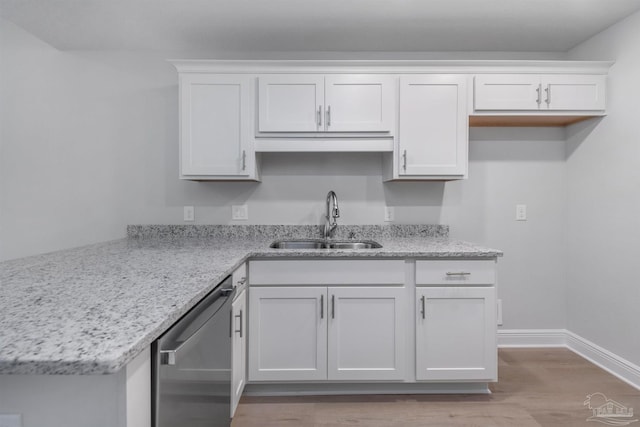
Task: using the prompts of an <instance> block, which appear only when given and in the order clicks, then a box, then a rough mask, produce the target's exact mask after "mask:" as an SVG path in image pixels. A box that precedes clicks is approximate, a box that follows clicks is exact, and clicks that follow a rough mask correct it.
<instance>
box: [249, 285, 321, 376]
mask: <svg viewBox="0 0 640 427" xmlns="http://www.w3.org/2000/svg"><path fill="white" fill-rule="evenodd" d="M326 293H327V288H326V287H256V288H251V289H250V292H249V310H251V315H250V316H249V381H272V380H283V381H297V380H324V379H326V378H327V319H326V318H327V316H326V314H327V310H326V308H327V307H326V299H327V298H326Z"/></svg>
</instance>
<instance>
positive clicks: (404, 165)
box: [402, 150, 407, 172]
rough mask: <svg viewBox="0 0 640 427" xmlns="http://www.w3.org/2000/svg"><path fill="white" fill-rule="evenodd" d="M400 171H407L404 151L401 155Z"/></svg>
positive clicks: (405, 151) (405, 152)
mask: <svg viewBox="0 0 640 427" xmlns="http://www.w3.org/2000/svg"><path fill="white" fill-rule="evenodd" d="M402 169H404V171H405V172H406V171H407V150H404V152H403V153H402Z"/></svg>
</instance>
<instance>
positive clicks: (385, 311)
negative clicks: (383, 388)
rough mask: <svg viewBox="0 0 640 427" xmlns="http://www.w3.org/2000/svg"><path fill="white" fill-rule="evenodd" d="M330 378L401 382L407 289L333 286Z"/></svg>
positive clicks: (329, 349) (331, 290) (329, 356)
mask: <svg viewBox="0 0 640 427" xmlns="http://www.w3.org/2000/svg"><path fill="white" fill-rule="evenodd" d="M328 295H329V299H328V314H329V316H328V317H329V334H328V339H329V346H328V365H329V372H328V378H329V379H330V380H354V381H359V380H402V379H403V378H404V365H405V363H404V361H405V356H406V353H405V351H406V349H405V339H404V331H405V329H406V328H405V324H404V316H403V313H404V311H405V288H399V287H394V288H391V287H376V288H369V287H366V288H365V287H357V288H356V287H331V288H329V294H328Z"/></svg>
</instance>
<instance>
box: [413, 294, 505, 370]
mask: <svg viewBox="0 0 640 427" xmlns="http://www.w3.org/2000/svg"><path fill="white" fill-rule="evenodd" d="M416 302H417V310H416V312H417V323H416V350H417V352H416V379H418V380H431V381H456V380H478V381H495V380H496V379H497V378H496V375H497V350H496V317H495V316H496V305H495V288H493V287H483V288H468V287H447V288H418V289H416Z"/></svg>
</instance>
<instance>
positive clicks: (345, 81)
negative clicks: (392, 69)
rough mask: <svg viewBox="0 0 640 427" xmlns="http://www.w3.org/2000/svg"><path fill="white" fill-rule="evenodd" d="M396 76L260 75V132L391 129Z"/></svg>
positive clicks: (384, 130) (379, 130)
mask: <svg viewBox="0 0 640 427" xmlns="http://www.w3.org/2000/svg"><path fill="white" fill-rule="evenodd" d="M394 115H395V100H394V79H393V78H392V77H389V76H383V75H368V74H336V75H327V76H323V75H316V74H276V75H264V76H260V77H259V78H258V131H259V132H391V131H392V130H393V127H394Z"/></svg>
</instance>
